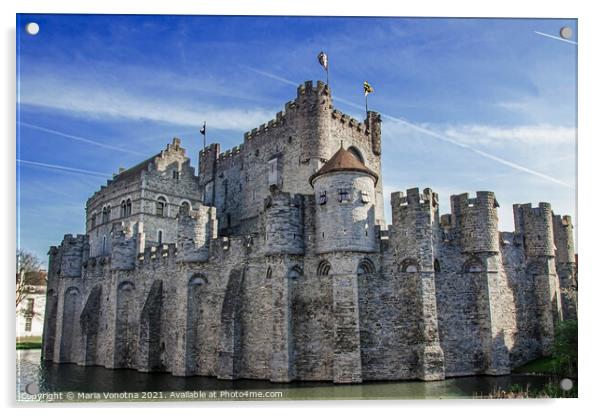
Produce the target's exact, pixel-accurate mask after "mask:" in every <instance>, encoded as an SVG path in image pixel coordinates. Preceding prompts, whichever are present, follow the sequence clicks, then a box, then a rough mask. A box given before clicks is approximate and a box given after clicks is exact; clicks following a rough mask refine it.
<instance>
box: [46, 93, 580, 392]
mask: <svg viewBox="0 0 602 416" xmlns="http://www.w3.org/2000/svg"><path fill="white" fill-rule="evenodd" d="M320 109H321V110H320ZM368 123H369V126H368V127H369V128H367V127H366V126H365V125H364V124H359V123H357V122H355V121H353V120H351V119H348V118H346V116H344V115H341V114H340V113H338V112H337V111H336V110H333V109H332V108H331V107H330V95H329V92H328V91H327V90H326V87H325V86H324V85H323V84H321V83H318V86H317V87H314V86H312V85H310V84H308V83H306V84H304V85H303V86H301V87H300V88H299V90H298V96H297V99H296V100H295V101H294V102H291V103H288V104H287V106H286V112H285V113H283V114H279V115H278V116H277V118H276V120H275V121H272V122H270V123H268V124H267V125H265V126H262V127H261V128H260V129H257V130H254V131H252V132H251V133H249V134H246V135H245V142H244V143H243V145H241V147H239V148H237V149H234V150H233V151H230V152H229V153H226V154H222V155H219V154H218V153H219V149H218V148H217V147H216V146H214V145H212V146H209V147H207V148H205V149H204V150H203V151H202V152H201V155H200V160H201V162H200V165H201V166H200V175H199V176H198V177H196V176H194V172H193V170H192V169H191V168H190V167H189V165H188V159H187V158H186V157H185V155H184V152H183V149H181V148H179V143H177V142H175V141H174V143H172V145H170V146H168V148H167V149H166V150H164V151H163V152H162V153H161V154H159V155H157V156H156V157H155V158H153V162H152V165H151V166H148V169H147V170H139V171H136V167H134V168H132V169H131V170H128V171H126V172H128V173H127V174H125V175H123V176H122V177H121V178H119V177H118V178H116V180H114V181H113V182H112V183H109V184H108V186H107V187H105V188H103V189H101V191H99V192H98V193H97V194H95V195H94V196H93V197H92V198H91V199H90V201H89V202H88V212H89V213H90V212H92V211H94V210H98V209H99V208H100V209H102V207H103V206H105V204H107V203H110V204H111V205H113V204H115V203H117V204H119V203H120V201H121V200H122V199H123V197H124V195H126V188H127V195H132V198H135V195H142V196H144V198H142V197H141V198H140V201H141V202H140V204H139V205H138V207H137V208H136V205H135V204H134V205H133V207H132V208H133V212H132V215H131V216H128V218H113V217H112V218H113V219H112V220H111V221H109V222H108V223H105V224H102V225H101V226H100V227H101V228H99V226H97V227H96V228H88V230H87V231H88V232H87V234H86V235H79V236H71V235H66V236H65V238H64V239H63V242H62V243H61V245H60V246H58V247H52V248H51V250H50V252H49V256H50V257H49V270H48V271H49V274H48V275H49V282H48V295H47V304H46V317H45V331H44V340H43V357H44V359H45V360H49V361H53V362H73V363H77V364H80V365H101V366H105V367H107V368H132V369H137V370H139V371H166V372H170V373H173V374H175V375H182V376H185V375H205V376H215V377H219V378H224V379H235V378H251V379H267V380H272V381H278V382H288V381H292V380H326V381H334V382H337V383H355V382H362V381H367V380H400V379H422V380H438V379H442V378H444V377H451V376H460V375H473V374H507V373H509V372H510V370H511V368H513V367H516V366H518V365H521V364H523V363H524V362H526V361H529V360H530V359H533V358H536V357H539V356H541V355H546V354H549V353H550V346H551V342H552V341H553V326H554V324H555V323H556V322H558V321H559V320H561V319H565V318H566V317H567V316H569V315H570V314H574V316H576V297H575V296H573V294H572V293H573V292H571V291H570V290H569V289H575V290H576V282H577V277H576V264H575V262H574V248H573V240H572V224H571V220H570V217H560V216H554V215H553V213H552V210H551V207H550V206H549V204H545V203H542V204H540V205H539V206H538V207H536V208H533V207H531V205H529V204H524V205H515V206H514V212H515V228H516V229H515V231H514V232H499V231H498V216H497V209H498V204H497V201H496V199H495V195H494V194H493V193H492V192H477V194H476V197H475V198H471V197H470V196H469V195H468V194H460V195H454V196H452V197H451V207H452V212H451V213H450V214H445V215H442V216H440V214H439V196H438V194H437V193H435V192H433V191H432V190H430V189H428V188H427V189H424V190H423V191H420V190H419V189H417V188H414V189H409V190H407V191H406V192H405V193H402V192H396V193H393V194H392V195H391V206H392V220H393V221H392V224H391V225H389V226H388V228H385V227H383V226H382V223H379V219H380V218H381V217H380V214H379V211H380V210H381V209H382V194H381V195H380V196H379V192H381V191H379V189H382V179H381V178H380V175H379V179H378V180H377V181H376V183H375V181H374V179H373V178H372V177H371V176H369V175H366V174H365V173H361V172H352V171H344V172H340V171H336V172H331V173H325V174H322V175H318V176H317V177H316V178H315V179H314V180H313V186H314V187H313V188H312V185H311V184H310V182H309V178H310V176H311V175H313V174H314V173H315V172H316V171H317V170H318V169H319V168H320V167H321V166H322V165H323V164H324V162H326V161H327V160H328V158H329V157H331V156H332V155H333V154H334V153H335V152H336V151H337V149H339V148H340V147H341V143H340V140H341V139H342V140H343V147H344V148H349V147H350V146H353V147H355V148H356V149H358V150H359V151H360V152H361V154H362V157H363V158H364V159H365V161H366V165H367V166H368V167H369V168H370V169H372V170H373V171H375V172H379V173H380V124H379V121H378V115H377V114H376V113H370V121H369V122H368ZM316 135H317V136H316ZM324 136H328V137H327V138H326V137H324ZM316 137H318V138H321V139H319V140H318V139H316ZM333 137H334V138H335V139H332V138H333ZM312 140H314V141H315V143H314V142H312ZM336 140H338V143H337V142H336ZM306 142H308V143H309V142H311V143H313V144H312V146H304V145H303V144H304V143H306ZM274 159H275V160H276V162H272V163H271V164H270V161H271V160H274ZM149 163H150V162H149ZM176 166H178V169H179V170H178V171H179V175H175V174H174V173H173V172H172V171H171V169H175V167H176ZM132 172H135V173H136V174H135V175H134V174H133V173H132ZM122 174H123V173H122ZM225 184H227V186H226V185H225ZM232 187H233V188H232ZM341 189H348V190H350V191H351V194H352V195H351V197H350V198H349V199H345V198H342V199H340V198H339V191H340V190H341ZM213 191H215V195H214V194H213ZM323 192H326V196H327V200H326V202H325V203H323V202H324V201H323V200H322V195H323ZM161 195H163V196H165V197H167V199H168V200H169V203H170V204H171V205H169V208H168V209H167V212H166V215H165V216H164V217H158V216H157V215H155V209H156V200H157V199H156V198H158V197H159V196H161ZM117 201H119V202H117ZM142 201H146V202H142ZM183 201H187V202H189V203H190V205H191V210H190V211H186V212H185V211H181V210H180V206H181V203H182V202H183ZM201 201H204V202H203V203H201ZM212 202H214V204H212ZM112 212H114V211H112ZM130 217H131V218H130ZM224 222H225V223H226V224H225V225H224ZM159 229H161V230H163V231H164V241H163V242H162V243H161V244H159V243H158V241H156V235H157V234H156V233H157V230H159ZM97 230H102V233H105V234H106V235H107V236H108V237H107V238H108V240H109V241H108V245H107V248H106V250H105V251H104V252H102V251H99V250H98V241H99V240H98V236H97ZM322 233H324V234H322ZM98 234H99V235H100V234H101V233H100V232H98ZM103 235H104V234H103ZM570 316H573V315H570Z"/></svg>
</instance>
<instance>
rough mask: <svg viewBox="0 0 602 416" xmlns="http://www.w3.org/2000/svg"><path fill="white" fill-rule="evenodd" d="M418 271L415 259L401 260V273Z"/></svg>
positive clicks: (418, 267) (418, 266)
mask: <svg viewBox="0 0 602 416" xmlns="http://www.w3.org/2000/svg"><path fill="white" fill-rule="evenodd" d="M419 271H420V265H419V264H418V262H417V261H416V260H415V259H405V260H404V261H402V262H401V272H402V273H417V272H419Z"/></svg>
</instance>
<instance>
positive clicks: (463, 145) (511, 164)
mask: <svg viewBox="0 0 602 416" xmlns="http://www.w3.org/2000/svg"><path fill="white" fill-rule="evenodd" d="M246 68H249V69H250V70H252V71H253V72H256V73H258V74H260V75H264V76H266V77H269V78H272V79H275V80H277V81H281V82H284V83H286V84H289V85H295V86H296V85H299V84H298V83H296V82H294V81H291V80H289V79H286V78H282V77H280V76H278V75H274V74H271V73H269V72H266V71H262V70H259V69H256V68H251V67H246ZM332 98H333V99H335V100H338V101H340V102H342V103H345V104H347V105H349V106H351V107H354V108H357V109H360V110H364V107H363V106H361V105H358V104H356V103H353V102H351V101H348V100H345V99H343V98H339V97H336V96H334V95H333V96H332ZM380 114H381V116H382V117H383V118H387V119H389V120H392V121H396V122H399V123H402V124H404V125H406V126H408V127H410V128H412V129H414V130H416V131H419V132H421V133H424V134H426V135H428V136H431V137H434V138H436V139H439V140H441V141H444V142H446V143H449V144H453V145H455V146H458V147H461V148H464V149H466V150H470V151H472V152H474V153H476V154H478V155H480V156H482V157H485V158H487V159H489V160H492V161H494V162H497V163H499V164H502V165H504V166H507V167H510V168H512V169H515V170H518V171H520V172H524V173H528V174H530V175H533V176H537V177H538V178H541V179H545V180H547V181H549V182H553V183H556V184H558V185H562V186H565V187H567V188H571V189H574V188H575V187H574V186H573V185H571V184H569V183H566V182H564V181H561V180H560V179H556V178H554V177H552V176H549V175H546V174H545V173H541V172H538V171H535V170H533V169H530V168H528V167H525V166H522V165H519V164H518V163H514V162H512V161H510V160H507V159H503V158H501V157H499V156H496V155H493V154H491V153H488V152H485V151H483V150H480V149H477V148H476V147H473V146H470V145H468V144H466V143H462V142H459V141H457V140H454V139H452V138H450V137H448V136H445V135H443V134H441V133H438V132H436V131H433V130H430V129H427V128H424V127H422V126H419V125H417V124H414V123H412V122H410V121H407V120H404V119H402V118H399V117H395V116H391V115H389V114H385V113H380Z"/></svg>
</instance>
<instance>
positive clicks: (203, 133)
mask: <svg viewBox="0 0 602 416" xmlns="http://www.w3.org/2000/svg"><path fill="white" fill-rule="evenodd" d="M206 124H207V123H203V127H202V128H201V130H200V132H201V134H202V135H203V136H204V135H205V125H206Z"/></svg>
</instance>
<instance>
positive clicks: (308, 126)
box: [199, 81, 384, 234]
mask: <svg viewBox="0 0 602 416" xmlns="http://www.w3.org/2000/svg"><path fill="white" fill-rule="evenodd" d="M370 117H371V119H370V120H371V121H370V123H369V125H367V124H366V123H359V122H358V121H356V120H354V119H352V118H350V117H349V116H347V115H345V114H343V113H341V112H340V111H338V110H335V109H333V107H332V98H331V95H330V91H329V90H328V88H327V87H326V86H325V85H324V84H323V83H322V82H318V83H317V85H313V84H312V82H311V81H308V82H306V83H305V84H303V85H301V86H299V88H298V90H297V98H296V99H295V100H294V101H290V102H288V103H287V104H286V106H285V111H283V112H279V113H278V114H277V115H276V118H275V119H274V120H271V121H269V122H268V123H266V124H263V125H261V126H260V127H259V128H256V129H253V130H252V131H250V132H247V133H245V135H244V137H245V139H244V143H242V144H241V145H239V146H237V147H235V148H233V149H229V150H227V151H225V152H223V153H219V145H210V146H208V147H207V148H205V149H203V150H202V151H201V152H200V154H199V163H200V166H199V172H200V175H199V176H200V183H201V186H202V187H203V189H204V200H205V201H206V203H208V204H213V205H215V207H216V208H217V213H218V218H219V223H220V229H221V230H226V229H229V233H236V234H244V233H246V232H248V231H250V230H253V229H254V228H255V227H256V222H257V220H258V218H259V214H260V213H261V211H262V210H263V201H264V199H265V198H266V197H267V196H268V195H269V192H270V191H269V188H270V185H271V184H272V182H274V184H275V185H277V186H278V187H279V188H280V189H281V190H282V191H284V192H289V193H291V194H297V193H298V194H311V193H312V192H313V190H312V188H311V186H310V184H309V182H308V178H309V177H310V176H311V175H312V174H313V173H315V172H316V171H317V170H318V169H319V168H320V167H322V165H323V164H324V163H325V162H326V161H327V160H328V159H329V158H330V156H332V155H333V154H334V152H335V151H336V150H337V149H338V148H339V147H340V146H341V142H342V143H343V146H344V147H345V148H350V147H351V148H353V149H354V150H355V151H356V152H357V153H358V154H360V155H361V157H362V159H363V161H364V163H365V164H366V166H367V167H368V168H370V169H371V170H373V171H374V172H376V173H378V174H379V175H380V172H381V163H380V117H379V116H378V114H376V113H373V112H371V113H370ZM272 160H276V163H275V164H276V167H277V175H276V178H275V180H270V174H269V170H270V161H272ZM375 199H376V209H375V216H376V218H377V221H378V222H379V223H381V224H384V207H383V202H382V201H383V193H382V181H379V182H378V183H377V187H376V196H375ZM225 232H226V231H224V233H225Z"/></svg>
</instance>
